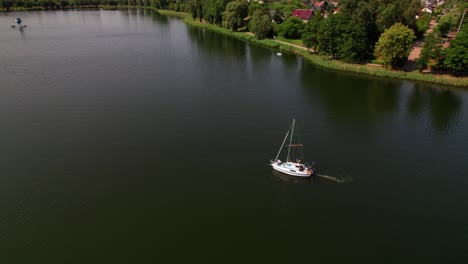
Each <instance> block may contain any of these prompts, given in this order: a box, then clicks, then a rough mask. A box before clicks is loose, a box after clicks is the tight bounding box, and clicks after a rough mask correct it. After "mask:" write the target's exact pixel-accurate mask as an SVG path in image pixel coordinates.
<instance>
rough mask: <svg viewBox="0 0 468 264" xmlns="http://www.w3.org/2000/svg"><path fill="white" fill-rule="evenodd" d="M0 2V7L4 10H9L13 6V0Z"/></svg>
mask: <svg viewBox="0 0 468 264" xmlns="http://www.w3.org/2000/svg"><path fill="white" fill-rule="evenodd" d="M0 4H1V5H2V8H3V9H4V10H6V11H8V10H10V8H12V7H13V5H14V2H13V0H2V1H1V2H0Z"/></svg>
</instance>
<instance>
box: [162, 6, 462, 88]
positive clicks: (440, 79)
mask: <svg viewBox="0 0 468 264" xmlns="http://www.w3.org/2000/svg"><path fill="white" fill-rule="evenodd" d="M157 11H158V12H159V13H160V14H162V15H168V16H176V17H180V18H183V20H184V22H185V23H187V24H189V25H192V26H196V27H201V28H206V29H209V30H212V31H216V32H219V33H222V34H226V35H230V36H233V37H235V38H238V39H241V40H246V41H250V42H255V43H258V44H261V45H264V46H267V47H270V48H273V49H281V52H293V53H295V54H298V55H300V56H302V57H304V58H305V59H307V60H308V61H310V62H312V63H313V64H315V65H318V66H321V67H324V68H328V69H334V70H340V71H347V72H355V73H363V74H366V75H372V76H379V77H386V78H395V79H402V80H413V81H421V82H427V83H433V84H442V85H448V86H455V87H461V88H464V89H468V77H454V76H451V75H445V74H444V75H439V74H431V73H420V72H418V71H412V72H405V71H399V70H390V69H386V68H383V67H376V66H374V65H371V64H367V65H366V64H362V65H361V64H351V63H345V62H342V61H338V60H333V59H330V58H328V57H326V56H321V55H317V54H313V53H311V52H309V51H307V49H306V48H305V47H297V46H296V45H293V44H289V43H285V42H281V43H280V42H278V41H275V40H272V39H263V40H258V39H257V38H256V37H255V36H254V35H251V34H245V33H243V32H232V31H230V30H228V29H225V28H223V27H219V26H216V25H212V24H208V23H203V22H199V21H194V20H193V19H192V17H191V16H190V14H188V13H183V12H174V11H167V10H157Z"/></svg>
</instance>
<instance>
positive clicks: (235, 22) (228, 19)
mask: <svg viewBox="0 0 468 264" xmlns="http://www.w3.org/2000/svg"><path fill="white" fill-rule="evenodd" d="M247 14H248V3H247V1H246V0H236V1H232V2H229V3H228V4H227V5H226V11H224V13H223V27H225V28H228V29H231V30H232V31H237V29H238V28H239V27H241V26H242V21H243V20H242V19H243V18H244V17H246V16H247Z"/></svg>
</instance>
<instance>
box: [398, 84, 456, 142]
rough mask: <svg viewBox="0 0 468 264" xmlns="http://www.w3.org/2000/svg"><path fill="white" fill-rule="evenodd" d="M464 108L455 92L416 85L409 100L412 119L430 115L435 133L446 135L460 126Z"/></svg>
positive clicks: (408, 108)
mask: <svg viewBox="0 0 468 264" xmlns="http://www.w3.org/2000/svg"><path fill="white" fill-rule="evenodd" d="M462 108H463V102H462V100H461V98H460V97H459V96H458V95H457V94H456V93H455V92H453V91H450V90H443V89H438V88H427V87H421V86H420V85H419V84H415V85H414V87H413V89H412V91H411V93H410V95H409V96H408V100H407V111H408V114H409V116H410V117H412V118H416V119H419V118H421V117H423V116H424V114H425V113H427V114H429V118H430V120H431V126H432V129H433V131H434V132H436V133H438V134H446V133H449V132H450V131H452V130H453V129H454V128H455V127H456V126H457V124H458V119H459V118H460V111H461V109H462Z"/></svg>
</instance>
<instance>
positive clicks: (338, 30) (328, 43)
mask: <svg viewBox="0 0 468 264" xmlns="http://www.w3.org/2000/svg"><path fill="white" fill-rule="evenodd" d="M347 23H348V20H347V19H346V17H345V16H344V15H342V14H340V13H338V14H335V15H331V16H329V17H328V18H327V19H324V20H323V22H322V23H320V27H319V34H318V49H319V50H320V52H322V53H326V54H328V55H330V56H331V57H333V58H337V55H338V50H339V46H340V45H341V44H343V41H342V38H341V37H342V36H343V34H344V33H345V32H346V27H347V25H346V24H347Z"/></svg>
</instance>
